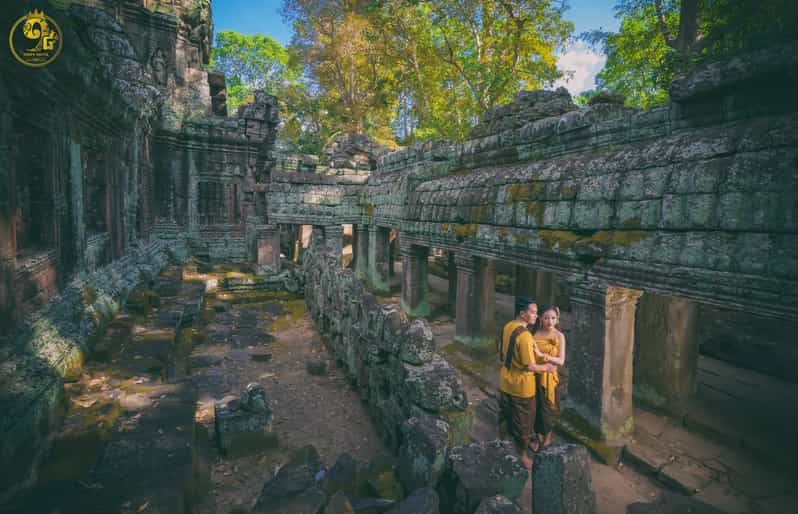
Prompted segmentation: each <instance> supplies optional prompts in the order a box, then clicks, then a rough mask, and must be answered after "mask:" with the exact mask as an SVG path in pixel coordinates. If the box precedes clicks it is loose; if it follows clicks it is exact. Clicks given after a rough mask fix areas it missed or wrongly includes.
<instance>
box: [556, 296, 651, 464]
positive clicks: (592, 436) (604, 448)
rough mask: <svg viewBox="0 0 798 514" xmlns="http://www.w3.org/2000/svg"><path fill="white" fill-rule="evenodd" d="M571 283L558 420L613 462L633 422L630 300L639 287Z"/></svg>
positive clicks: (632, 308)
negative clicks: (563, 391)
mask: <svg viewBox="0 0 798 514" xmlns="http://www.w3.org/2000/svg"><path fill="white" fill-rule="evenodd" d="M570 289H571V310H572V316H573V330H572V331H571V333H570V334H568V347H567V354H566V368H567V377H568V381H567V398H566V402H565V405H564V407H565V412H564V415H563V419H562V421H563V424H564V425H565V426H566V427H565V428H566V430H570V429H573V430H574V431H576V432H579V433H580V435H581V436H586V437H587V438H588V440H587V441H586V442H585V444H588V445H589V446H591V445H592V446H591V447H592V448H593V449H594V450H595V451H597V453H599V455H600V456H601V457H602V458H604V459H605V460H606V461H607V462H610V463H612V464H614V463H615V462H617V459H618V457H619V455H620V450H621V448H622V445H623V442H624V440H625V438H626V437H627V436H628V435H630V434H631V433H632V430H633V428H634V425H633V417H632V412H633V409H632V350H633V348H634V327H635V306H636V304H637V299H638V298H639V297H640V295H641V294H642V293H641V292H640V291H636V290H634V289H625V288H622V287H612V286H607V285H606V284H601V283H598V282H594V281H587V280H582V281H578V282H575V283H573V284H572V285H571V288H570Z"/></svg>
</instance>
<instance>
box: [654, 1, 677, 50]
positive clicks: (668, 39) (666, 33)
mask: <svg viewBox="0 0 798 514" xmlns="http://www.w3.org/2000/svg"><path fill="white" fill-rule="evenodd" d="M654 7H655V8H656V10H657V21H659V28H660V29H661V30H662V35H663V37H664V38H665V44H666V45H668V46H669V47H671V48H676V40H675V39H673V36H672V35H671V30H670V29H669V28H668V24H667V23H665V13H663V12H662V0H654Z"/></svg>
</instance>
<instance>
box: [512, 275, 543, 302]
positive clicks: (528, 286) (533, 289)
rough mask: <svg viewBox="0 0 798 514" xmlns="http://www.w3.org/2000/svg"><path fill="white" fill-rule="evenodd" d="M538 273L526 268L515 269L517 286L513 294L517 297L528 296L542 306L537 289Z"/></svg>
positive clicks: (515, 285)
mask: <svg viewBox="0 0 798 514" xmlns="http://www.w3.org/2000/svg"><path fill="white" fill-rule="evenodd" d="M537 279H538V272H537V271H535V270H533V269H532V268H527V267H526V266H516V267H515V284H514V287H513V293H514V294H515V296H516V297H518V296H526V297H527V298H531V299H533V300H535V302H537V303H538V304H540V300H539V299H538V290H537V289H538V288H537Z"/></svg>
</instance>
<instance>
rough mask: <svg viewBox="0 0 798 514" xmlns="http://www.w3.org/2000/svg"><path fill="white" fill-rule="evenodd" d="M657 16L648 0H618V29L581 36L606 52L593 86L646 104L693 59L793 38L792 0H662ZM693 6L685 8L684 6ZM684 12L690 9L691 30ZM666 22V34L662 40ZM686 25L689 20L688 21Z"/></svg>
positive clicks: (797, 9) (797, 11) (795, 9)
mask: <svg viewBox="0 0 798 514" xmlns="http://www.w3.org/2000/svg"><path fill="white" fill-rule="evenodd" d="M659 3H660V6H661V14H662V22H660V19H659V18H658V16H657V9H656V2H655V1H654V0H621V1H619V2H618V3H617V4H616V6H615V12H616V17H618V18H620V19H621V27H620V30H619V31H618V33H606V32H600V31H594V32H591V33H587V34H582V38H583V39H585V40H587V41H588V42H590V43H592V44H593V45H594V46H599V47H601V49H602V50H603V52H604V53H605V54H606V55H607V62H606V64H605V65H604V69H603V70H602V71H601V72H600V73H599V74H598V76H597V77H596V89H597V90H598V91H612V92H617V93H619V94H621V95H623V96H625V97H626V103H627V104H629V105H632V106H635V107H642V108H649V107H653V106H656V105H660V104H662V103H665V102H667V100H668V86H669V85H670V83H671V81H672V80H673V78H674V76H675V75H676V74H679V73H684V72H687V71H688V70H689V69H690V68H692V67H695V66H696V65H699V64H702V63H706V62H712V61H717V60H722V59H725V58H728V57H730V56H733V55H736V54H739V53H742V52H747V51H751V50H755V49H758V48H764V47H768V46H773V45H778V44H782V43H785V42H788V41H791V40H792V41H794V40H795V38H796V34H798V2H795V1H793V0H760V1H756V2H754V1H751V0H662V1H661V2H659ZM688 5H689V6H693V7H694V9H692V10H691V9H685V6H688ZM684 13H695V16H696V20H695V22H696V27H697V31H695V33H692V32H689V33H688V32H687V31H686V29H685V23H684V20H682V19H681V17H682V16H683V15H684ZM663 23H664V25H665V27H666V28H667V33H668V35H669V36H670V40H666V31H664V30H663V27H662V24H663ZM688 25H689V24H688Z"/></svg>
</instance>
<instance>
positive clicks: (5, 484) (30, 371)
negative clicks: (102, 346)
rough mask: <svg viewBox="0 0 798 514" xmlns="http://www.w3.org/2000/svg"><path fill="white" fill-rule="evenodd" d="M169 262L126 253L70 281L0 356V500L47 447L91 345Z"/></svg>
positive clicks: (152, 253) (155, 254)
mask: <svg viewBox="0 0 798 514" xmlns="http://www.w3.org/2000/svg"><path fill="white" fill-rule="evenodd" d="M166 263H167V255H166V248H165V245H163V243H160V242H157V241H156V242H152V243H149V244H147V245H141V246H137V247H135V248H133V249H131V250H130V251H129V252H128V253H127V254H125V255H124V256H123V257H121V258H120V259H117V260H115V261H113V262H112V263H110V264H108V265H107V266H104V267H102V268H100V269H98V270H96V271H95V272H93V273H91V274H88V275H86V276H84V277H82V278H76V279H75V280H73V281H72V282H71V283H69V284H68V285H67V286H66V287H65V288H64V289H63V291H61V293H60V295H58V296H56V297H54V298H52V299H51V300H50V301H49V302H48V303H47V304H46V305H45V306H44V307H43V308H42V309H39V310H37V311H36V312H34V313H33V314H31V315H30V316H28V317H27V318H26V319H25V320H24V322H23V323H22V324H21V325H20V326H19V327H18V330H17V331H16V334H15V338H14V343H13V346H6V347H4V348H2V352H3V353H2V355H1V356H0V385H2V387H0V410H2V412H3V416H2V420H1V421H0V465H2V467H3V469H5V470H7V472H6V473H3V474H2V479H0V499H2V497H3V495H4V494H5V493H6V492H8V490H9V488H10V487H12V486H13V485H15V484H19V483H20V482H21V481H22V480H24V479H25V478H26V477H27V474H28V472H30V470H31V469H32V465H33V464H34V463H35V462H36V460H37V459H38V458H39V456H41V455H42V454H43V453H44V452H45V451H46V449H47V447H48V444H47V436H48V434H49V431H50V429H51V427H52V426H54V425H56V424H57V423H58V422H59V417H60V412H61V411H62V409H63V408H64V405H63V402H62V398H63V382H64V380H74V379H76V378H78V377H79V376H80V373H81V368H82V365H83V360H84V358H85V357H86V356H87V355H88V352H89V346H88V345H89V341H90V340H91V338H92V336H94V335H95V334H98V333H99V331H101V330H102V329H103V327H104V326H105V324H106V323H107V322H108V321H110V320H111V319H113V317H114V316H115V315H116V313H117V312H118V311H119V309H120V308H121V306H122V305H124V302H125V300H126V298H127V295H128V294H129V293H130V292H131V291H132V290H133V288H134V287H136V285H138V284H139V283H141V282H143V281H147V280H149V279H151V278H154V277H155V276H156V275H157V274H158V273H160V271H161V269H162V268H163V267H164V266H165V265H166Z"/></svg>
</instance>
